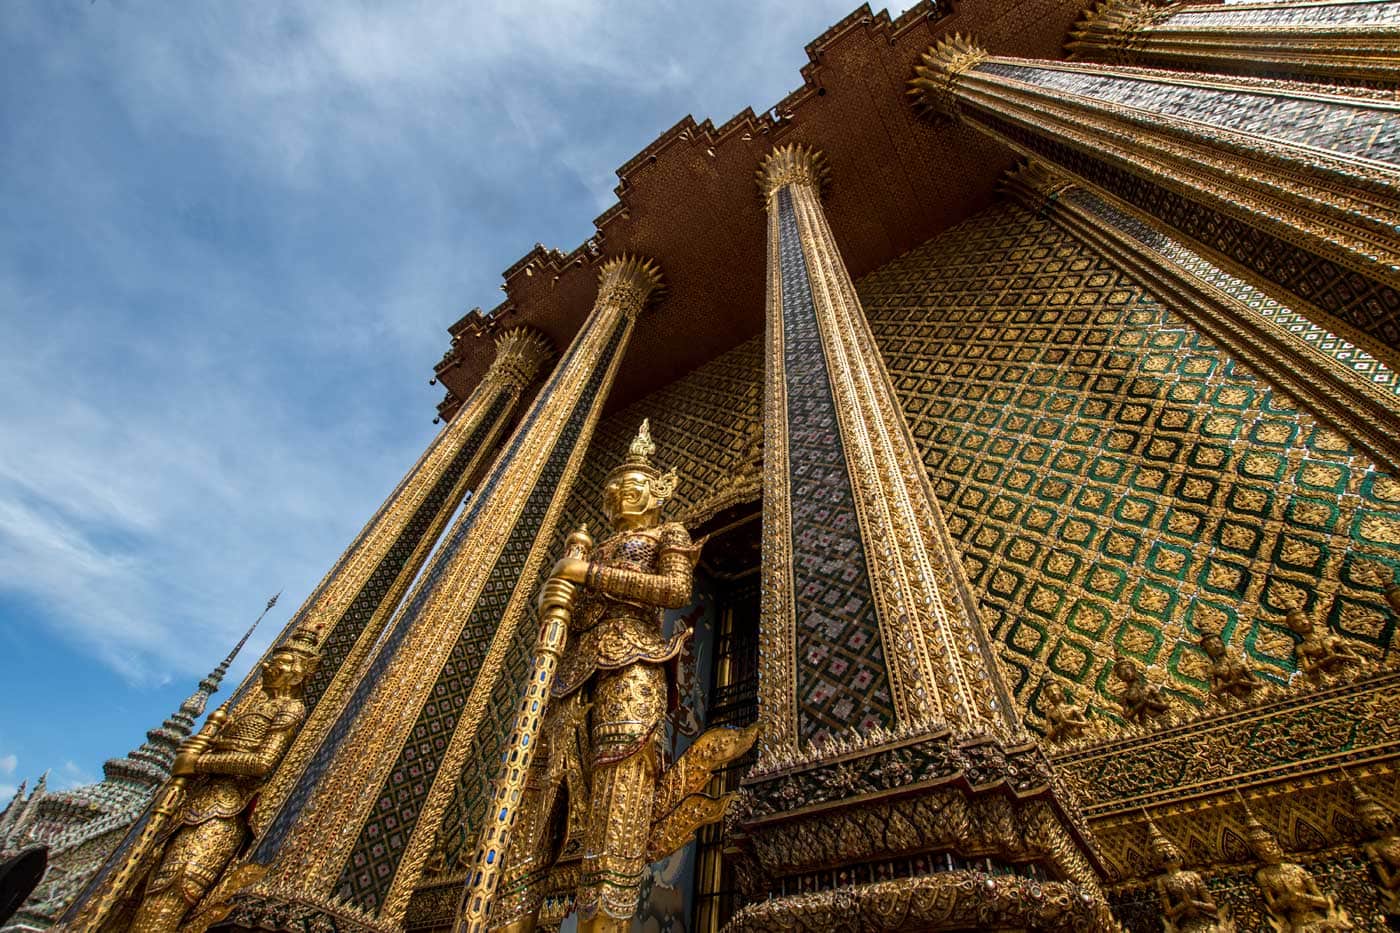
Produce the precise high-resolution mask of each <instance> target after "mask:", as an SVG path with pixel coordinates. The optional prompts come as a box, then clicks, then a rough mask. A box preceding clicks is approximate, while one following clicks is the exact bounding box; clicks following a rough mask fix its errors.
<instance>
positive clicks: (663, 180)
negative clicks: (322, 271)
mask: <svg viewBox="0 0 1400 933" xmlns="http://www.w3.org/2000/svg"><path fill="white" fill-rule="evenodd" d="M807 52H808V56H809V59H810V61H809V63H808V64H807V65H806V66H805V67H804V68H803V70H802V84H801V86H800V87H799V88H798V89H797V90H796V91H794V92H793V93H792V94H790V95H789V96H787V97H786V98H784V99H783V100H782V101H780V102H778V103H777V105H776V106H774V107H773V108H772V109H771V110H770V111H767V112H765V113H762V114H755V113H753V112H752V111H745V112H743V113H740V114H738V115H737V116H735V117H733V118H732V119H730V120H729V121H728V122H726V123H724V124H723V125H721V126H716V125H714V124H712V123H710V122H709V121H705V122H703V123H697V122H695V121H694V120H692V119H690V118H686V119H684V120H682V121H681V122H679V123H678V124H676V125H675V126H674V127H672V128H671V129H669V130H668V131H666V132H665V133H663V134H662V135H661V137H660V138H658V139H657V140H656V141H655V142H653V143H651V144H650V145H648V146H647V147H646V148H644V149H642V151H641V152H639V153H638V154H637V156H636V157H635V158H633V159H632V160H630V161H629V162H628V163H627V164H625V165H624V166H622V168H620V169H619V170H618V176H619V178H620V182H619V185H618V188H617V196H618V200H617V203H616V204H615V205H614V206H613V207H611V208H609V209H608V210H607V211H606V212H605V213H604V214H603V215H602V216H601V217H599V218H598V219H597V221H596V228H597V232H596V235H594V236H593V237H592V238H591V239H589V240H588V241H587V242H586V243H584V244H582V245H581V246H579V247H578V248H577V249H575V250H573V251H572V252H568V253H563V252H559V251H557V250H551V249H546V248H544V247H536V248H535V249H534V250H532V251H531V252H530V253H528V254H527V255H525V256H523V257H522V258H521V259H520V260H519V261H518V262H517V263H515V264H514V265H513V266H511V268H510V269H508V270H506V272H505V282H504V289H505V293H506V299H505V301H504V302H503V303H502V304H500V306H498V307H496V308H494V309H492V310H490V311H488V312H482V311H480V310H477V311H473V312H472V313H470V314H468V315H467V316H466V317H464V318H463V319H462V320H460V321H458V322H457V323H456V324H454V325H453V326H452V328H451V335H452V341H451V346H450V347H449V349H448V350H447V352H446V353H445V354H444V356H443V358H442V360H441V362H439V363H438V364H437V367H436V378H437V380H438V381H439V382H440V383H441V384H442V385H443V386H444V387H445V388H446V389H447V396H446V398H445V399H444V401H443V403H442V405H441V406H440V415H441V417H442V418H443V420H444V421H445V422H446V423H445V425H444V427H443V428H442V430H441V432H440V433H439V434H438V436H437V437H436V439H435V440H434V441H433V442H432V443H431V445H430V446H429V447H428V449H427V450H426V451H425V452H424V453H423V455H422V457H421V459H419V461H418V462H417V463H415V464H413V465H412V467H411V468H410V469H409V471H408V472H407V474H406V475H405V476H404V478H403V481H402V482H401V483H400V484H399V486H398V487H397V488H396V489H394V490H393V491H392V493H391V494H390V495H389V496H388V498H387V499H385V501H384V504H383V506H382V507H381V508H380V510H379V511H378V512H377V513H376V514H375V515H373V516H371V517H370V518H369V521H368V523H367V524H366V525H365V526H364V529H363V530H362V531H361V532H360V534H359V536H358V537H357V538H356V539H355V540H354V541H353V542H351V544H350V545H349V547H348V548H347V549H346V550H345V552H344V554H343V556H342V557H341V558H340V560H339V561H338V562H337V563H336V564H335V566H333V567H332V568H331V569H330V570H329V571H328V572H327V574H326V576H325V578H324V579H323V580H322V582H321V583H320V585H319V586H318V588H317V589H316V590H315V591H314V592H313V593H312V594H311V595H310V596H309V597H308V598H307V600H306V602H305V603H304V604H303V605H302V607H301V608H300V609H299V610H298V611H297V612H296V613H295V614H294V615H293V616H292V618H291V619H290V621H289V622H288V623H287V626H286V628H285V630H284V631H283V633H282V635H281V637H279V638H278V639H277V641H276V642H275V643H274V646H273V648H272V649H270V650H269V653H268V655H267V656H266V657H265V659H264V663H263V664H262V665H261V667H260V668H259V669H258V670H256V671H255V672H254V673H253V674H250V675H249V678H248V679H247V681H245V683H244V684H243V685H242V686H240V687H239V688H238V689H237V690H236V691H235V692H233V694H232V696H231V697H230V698H229V700H228V701H227V702H226V703H225V704H224V705H223V706H222V707H221V708H220V709H219V710H218V711H217V712H216V713H214V714H212V715H211V717H210V719H209V721H208V723H207V724H206V725H205V726H204V728H203V729H202V730H201V731H200V732H199V733H198V734H196V735H194V736H192V737H190V738H189V739H187V740H186V741H185V743H184V745H183V746H182V747H181V750H180V752H179V754H178V755H176V756H175V758H174V761H173V764H172V766H171V769H170V774H171V775H172V776H171V777H170V778H169V780H168V782H167V783H166V784H165V785H164V787H163V789H162V790H161V791H160V792H159V793H158V794H157V795H156V797H155V799H154V801H153V803H152V804H151V806H150V807H149V808H148V809H147V810H146V811H145V813H144V815H143V816H142V817H141V818H140V819H139V820H138V821H136V823H135V824H134V825H133V826H132V828H131V830H130V831H129V832H128V833H127V835H126V837H125V839H124V840H123V841H122V842H121V844H120V845H119V846H117V847H116V849H115V851H114V852H113V853H112V855H111V856H110V858H108V859H107V861H106V863H105V864H104V865H103V867H102V868H101V869H100V870H99V871H97V872H96V873H95V874H94V875H93V877H92V879H91V880H90V881H89V882H88V883H87V885H86V887H85V888H84V889H83V890H82V891H81V892H79V893H78V895H77V897H76V898H75V900H74V901H73V903H72V905H71V906H70V907H69V908H68V910H67V912H66V913H65V914H64V916H63V917H62V919H61V921H60V923H59V928H61V929H64V930H70V931H91V933H97V931H124V930H135V931H141V933H147V931H159V930H170V931H175V930H185V931H204V930H240V931H243V930H279V931H288V933H323V931H324V933H391V931H392V933H398V931H444V933H445V931H449V930H452V931H462V933H466V931H477V930H480V931H487V930H502V931H503V930H511V931H527V930H541V931H543V930H551V931H552V930H558V929H561V924H562V929H564V930H575V929H577V930H581V931H589V930H614V931H624V930H626V931H638V933H681V931H686V933H690V931H698V933H713V931H718V930H729V931H735V933H739V931H757V933H762V931H824V933H825V931H877V930H884V931H893V930H1113V929H1120V928H1121V929H1124V930H1131V931H1156V930H1166V931H1228V930H1239V931H1252V930H1277V931H1331V930H1384V929H1392V928H1394V926H1393V925H1394V924H1397V923H1400V835H1397V814H1400V665H1397V662H1396V658H1395V654H1394V652H1393V648H1394V646H1395V645H1396V643H1397V633H1396V628H1397V626H1396V623H1397V618H1400V584H1398V583H1397V581H1396V571H1397V568H1400V472H1398V471H1400V2H1395V0H1224V2H1201V3H1192V2H1177V3H1163V2H1151V0H1105V2H1102V3H1099V4H1098V5H1097V6H1094V7H1092V8H1086V6H1085V0H1015V2H1009V0H932V2H929V0H925V2H921V3H919V4H918V5H916V6H915V7H913V8H912V9H910V10H908V11H907V12H905V13H903V14H902V15H900V16H898V17H897V18H891V17H890V16H889V15H888V14H887V13H883V12H881V13H874V12H872V11H871V10H870V9H869V8H868V7H861V8H860V9H858V10H856V11H855V12H854V13H852V14H851V15H850V16H848V17H846V18H845V19H844V20H842V21H841V22H839V23H837V24H835V25H834V26H832V27H831V28H830V29H829V30H827V31H826V32H825V33H824V34H822V35H821V36H819V37H817V38H816V39H815V40H814V41H813V42H812V43H811V44H810V45H809V46H808V47H807ZM464 502H465V504H463V503H464ZM459 507H460V508H459ZM1388 924H1389V926H1388Z"/></svg>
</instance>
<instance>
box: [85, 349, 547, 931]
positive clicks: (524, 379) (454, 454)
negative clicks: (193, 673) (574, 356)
mask: <svg viewBox="0 0 1400 933" xmlns="http://www.w3.org/2000/svg"><path fill="white" fill-rule="evenodd" d="M552 355H553V351H552V350H551V348H550V346H549V343H548V341H547V340H546V339H545V337H544V335H543V334H541V333H539V332H538V331H536V330H534V329H533V328H528V327H516V328H512V329H511V330H508V331H506V332H504V333H503V334H502V335H501V336H500V337H499V338H497V340H496V359H495V361H494V362H493V363H492V365H491V367H490V369H489V370H488V371H487V372H486V374H485V376H483V377H482V380H481V382H480V383H479V384H478V385H477V387H476V389H475V390H473V392H472V393H471V395H470V396H469V397H468V399H467V400H466V401H465V402H464V403H463V404H462V406H461V408H460V409H459V410H458V411H457V413H456V416H455V417H454V418H453V419H452V420H451V422H450V423H448V424H447V425H446V426H445V427H444V428H443V429H442V430H441V431H439V432H438V435H437V437H435V438H434V439H433V441H432V443H430V444H429V445H428V448H427V450H425V451H424V453H423V455H422V456H421V457H420V458H419V459H418V462H417V463H415V464H414V465H413V467H412V468H411V469H410V470H409V471H408V473H407V474H405V476H404V477H403V479H402V480H400V481H399V484H398V485H397V486H396V487H394V491H393V492H392V493H390V494H389V497H388V498H387V499H386V500H385V501H384V503H383V505H381V506H380V507H379V510H378V511H377V512H375V514H374V516H373V517H372V518H371V519H370V520H369V522H368V523H367V524H366V525H365V526H364V528H362V529H361V530H360V533H359V534H358V535H357V536H356V537H355V539H354V541H352V542H351V544H350V546H349V547H348V548H346V550H345V551H344V553H342V554H341V555H340V558H339V559H338V560H337V561H336V562H335V564H334V566H332V567H331V569H330V571H329V572H327V573H326V575H325V576H324V577H323V578H322V579H321V582H320V583H319V584H317V586H316V588H315V589H314V590H313V591H312V593H311V595H310V596H308V597H307V599H306V601H305V602H304V603H303V604H302V605H301V607H300V608H299V609H298V610H297V611H296V612H295V613H294V614H293V615H292V617H291V619H290V620H289V621H288V623H287V625H286V626H285V627H284V629H283V630H282V633H281V634H280V636H279V637H278V638H277V639H275V640H274V642H273V645H274V646H275V645H277V644H281V643H282V642H284V641H285V640H286V638H287V637H288V636H290V634H291V633H292V632H294V631H296V630H298V629H307V630H310V631H312V632H314V633H315V634H316V639H317V641H318V643H320V644H321V645H322V646H323V647H322V649H321V664H320V666H319V668H318V669H317V671H316V673H314V674H313V675H311V677H310V678H308V679H307V681H306V685H305V703H306V708H307V713H308V715H307V718H306V720H305V721H304V722H303V723H302V726H301V728H300V729H299V730H298V735H297V739H296V741H295V742H294V743H293V745H292V746H291V748H290V749H289V750H288V752H287V754H286V755H285V756H284V758H283V759H282V762H281V765H280V767H279V768H278V770H277V771H275V772H274V773H273V774H272V776H271V777H269V779H268V782H267V784H266V785H265V786H264V787H263V789H262V791H261V793H260V798H259V806H258V807H257V808H255V809H254V810H253V811H252V814H251V816H250V822H252V823H253V825H254V827H255V828H260V827H261V825H262V824H261V821H260V819H259V818H260V817H263V816H265V815H270V814H271V813H273V812H275V811H276V809H277V806H278V804H280V802H281V801H282V800H283V799H284V798H285V796H286V794H287V792H288V790H289V788H290V787H291V785H292V783H293V782H295V780H296V779H297V777H298V775H300V773H301V772H302V771H303V770H304V769H305V767H306V764H307V761H308V760H309V759H310V757H311V755H312V753H313V752H314V751H315V749H316V748H317V747H318V746H319V745H320V744H321V742H322V740H323V739H324V738H325V735H326V732H327V730H328V729H329V728H330V726H331V724H332V723H334V722H335V719H336V717H337V716H338V715H339V714H340V712H341V710H342V709H343V707H344V705H345V702H346V699H347V698H348V697H349V695H350V692H351V689H352V688H353V686H354V684H355V683H356V681H357V680H358V678H359V674H360V672H361V668H362V666H363V665H364V663H365V659H366V658H367V657H368V655H369V653H370V651H371V650H372V648H373V647H374V645H375V644H376V643H377V642H378V640H379V638H380V636H381V635H382V634H383V632H384V628H385V625H386V624H387V622H388V620H389V619H390V617H391V616H392V614H393V612H394V609H395V607H396V606H397V605H398V603H399V601H400V600H401V599H402V597H403V594H404V592H405V591H406V590H407V589H408V586H409V584H410V583H411V582H412V580H413V579H414V578H415V577H416V576H417V575H418V572H419V571H420V570H421V569H422V568H423V564H424V562H425V561H426V560H427V557H428V554H429V553H430V552H431V551H432V549H433V546H434V545H435V544H436V542H437V540H438V537H439V536H440V535H441V533H442V530H443V528H444V527H445V526H446V524H447V522H448V520H449V519H450V518H451V516H452V513H453V512H454V511H456V509H457V507H458V506H459V505H460V504H461V502H462V499H463V497H464V496H465V495H466V492H467V488H468V485H469V484H470V483H471V482H472V481H473V480H474V479H476V478H478V477H479V476H480V475H481V473H482V471H483V470H484V469H485V467H486V465H487V464H488V463H489V462H490V460H491V458H492V457H493V456H494V455H495V453H496V451H497V448H498V447H499V444H500V442H501V439H502V437H503V436H504V434H505V430H506V428H507V427H508V425H509V424H510V422H511V418H512V416H513V415H514V413H515V410H516V408H517V406H518V405H519V402H520V399H521V396H522V394H523V393H524V392H525V390H526V389H527V387H528V386H530V385H531V384H532V383H533V382H534V380H535V377H536V375H537V373H538V371H539V369H540V367H541V366H542V365H544V364H545V363H547V362H548V361H549V359H550V358H551V357H552ZM270 650H271V648H269V651H270ZM258 669H259V665H258V664H254V665H253V668H252V670H251V671H250V673H249V674H248V676H247V677H246V678H245V679H244V681H243V683H242V684H241V685H240V686H239V688H238V689H237V691H235V693H234V694H233V696H232V698H231V700H230V701H229V703H230V705H231V707H232V709H233V716H237V714H238V712H239V711H240V709H241V708H242V705H243V704H245V703H247V702H248V700H249V699H250V693H249V692H250V690H253V689H256V685H257V683H258ZM145 822H146V818H145V816H143V817H142V818H141V819H139V820H138V821H137V822H136V823H135V824H133V826H132V828H131V830H130V831H129V832H128V834H127V837H126V838H125V839H124V840H123V842H122V843H121V844H120V845H119V846H118V847H117V849H116V850H115V851H114V852H113V854H112V855H111V856H110V857H109V858H108V860H107V862H106V863H105V864H104V865H103V866H102V868H101V869H100V870H99V871H98V872H97V873H96V874H95V875H94V876H93V878H92V880H91V881H90V882H89V883H88V885H87V887H86V888H85V889H84V890H83V892H82V893H81V894H80V895H79V897H78V898H76V899H75V900H74V902H73V904H72V905H70V906H69V908H68V910H67V911H66V912H65V914H64V918H65V920H74V919H76V918H77V917H79V916H83V917H92V916H105V915H106V914H107V913H108V912H110V911H112V910H115V909H116V905H117V904H118V902H119V901H120V900H121V899H123V898H129V897H132V896H134V895H135V893H136V892H129V891H128V892H121V891H112V890H110V889H109V888H110V886H108V885H107V879H108V878H109V877H111V876H112V872H113V870H114V869H115V868H116V867H117V866H119V865H121V864H122V863H123V862H124V861H125V860H126V859H127V858H128V855H129V853H130V852H132V851H133V846H134V845H135V843H136V842H137V840H138V839H139V838H140V836H141V832H142V830H143V829H144V826H145ZM95 898H98V899H100V900H101V901H102V903H100V904H99V903H97V902H96V901H95V900H94V899H95Z"/></svg>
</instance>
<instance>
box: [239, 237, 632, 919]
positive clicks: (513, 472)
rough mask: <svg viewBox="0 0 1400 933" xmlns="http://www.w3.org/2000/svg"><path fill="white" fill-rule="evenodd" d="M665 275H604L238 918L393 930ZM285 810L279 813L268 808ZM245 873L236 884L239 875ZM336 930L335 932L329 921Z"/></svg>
mask: <svg viewBox="0 0 1400 933" xmlns="http://www.w3.org/2000/svg"><path fill="white" fill-rule="evenodd" d="M659 288H660V272H659V270H658V269H657V267H656V266H655V264H653V263H651V262H649V261H647V260H643V259H639V258H635V257H619V258H615V259H611V260H608V261H606V262H604V263H603V264H602V266H601V267H600V271H599V287H598V297H597V300H596V302H595V304H594V307H593V310H592V312H591V313H590V315H589V317H588V319H587V320H586V321H585V322H584V324H583V326H582V328H581V329H580V330H579V332H578V334H577V335H576V336H575V338H574V340H573V343H572V344H571V345H570V347H569V350H568V352H567V353H566V354H565V355H564V357H563V359H562V360H561V361H560V363H559V364H558V366H557V367H556V368H555V370H554V372H553V374H552V375H551V376H550V378H549V380H548V382H547V383H546V385H545V386H544V388H543V389H541V391H540V393H539V395H538V397H537V398H536V400H535V402H534V404H533V405H532V406H531V408H530V409H529V411H528V412H527V413H526V414H525V416H524V418H523V419H522V421H521V424H520V426H519V427H518V428H517V429H516V431H515V433H514V435H513V436H512V437H511V439H510V440H509V441H508V442H507V444H506V446H505V449H504V451H503V452H502V454H501V455H500V456H499V457H498V458H497V460H496V461H495V463H494V464H493V466H492V467H491V469H490V471H489V473H488V474H487V476H486V478H485V480H484V481H483V482H482V484H481V485H480V488H479V489H478V490H477V491H476V494H475V495H474V496H473V498H472V499H471V501H470V502H469V504H468V506H467V508H466V509H465V510H464V512H463V514H462V517H461V518H460V519H459V520H458V522H457V524H456V525H455V526H454V527H453V529H452V530H451V531H450V532H449V533H448V536H447V538H446V539H445V541H444V544H443V546H442V548H441V550H440V552H439V553H438V555H437V556H436V557H435V558H434V560H433V562H432V563H431V564H430V565H429V567H428V568H427V570H426V571H425V572H424V574H423V578H422V580H421V581H420V582H419V583H418V584H417V585H416V587H415V589H414V591H413V592H412V593H411V594H410V595H409V597H408V598H407V600H406V601H405V602H404V604H403V606H402V607H401V608H400V610H399V611H398V613H397V614H396V615H395V617H394V619H393V621H392V622H391V623H390V625H389V626H388V628H387V630H386V633H385V634H384V636H383V638H382V639H381V641H380V642H379V644H378V645H377V646H376V647H375V650H374V653H373V655H372V657H371V658H370V659H369V661H368V663H367V664H366V665H365V667H364V669H363V670H362V672H361V676H360V678H359V680H358V681H357V683H356V684H355V687H354V690H353V692H352V693H351V695H350V696H349V699H348V701H347V702H346V704H345V705H344V708H343V710H342V711H341V713H340V715H339V716H338V718H337V719H336V720H335V722H334V723H333V724H331V726H330V728H329V729H328V730H327V732H326V736H325V739H324V740H323V741H322V742H321V743H320V745H319V747H318V748H317V749H316V750H315V753H314V754H313V755H312V756H310V758H309V760H308V762H307V764H306V766H305V767H304V768H302V769H300V772H299V774H298V775H297V776H296V780H295V782H294V783H293V784H292V786H291V787H290V789H289V791H288V792H287V794H286V795H285V797H284V798H283V799H282V800H281V801H280V805H279V806H278V807H277V809H276V810H275V812H267V813H264V814H262V822H261V824H260V827H259V829H260V834H259V836H258V838H257V839H256V840H255V842H254V844H253V846H252V847H251V850H250V852H249V854H248V856H247V858H246V860H245V862H244V864H243V865H242V866H240V867H236V868H235V869H234V872H241V874H240V882H242V883H245V884H246V880H247V879H254V878H256V879H257V880H256V883H255V884H252V885H251V886H248V887H246V888H245V889H244V890H242V891H241V892H240V893H238V894H236V895H234V896H233V901H232V912H231V914H230V915H229V922H231V923H233V924H235V925H241V926H245V927H251V928H255V929H288V930H291V929H296V930H300V929H302V928H303V926H302V924H304V923H309V922H312V921H311V920H310V919H308V918H315V917H320V918H339V921H341V922H353V923H355V924H360V925H361V928H364V929H393V928H394V927H395V925H396V924H397V923H398V922H399V921H400V920H401V918H402V915H403V912H404V909H405V907H406V906H407V903H408V898H409V895H410V894H411V893H412V889H413V886H414V884H415V883H416V882H417V880H418V878H419V877H420V875H421V873H422V870H423V866H424V863H425V862H426V860H427V857H428V855H429V850H430V848H431V846H432V844H433V841H434V839H435V837H436V836H437V834H438V831H439V829H440V823H441V819H442V815H443V811H444V810H445V809H446V808H447V805H448V803H449V800H450V798H451V797H452V794H453V792H454V789H455V785H456V778H457V775H458V774H460V773H461V772H462V770H463V767H464V765H465V763H466V760H467V756H468V753H469V751H470V749H471V747H472V744H473V738H474V736H475V734H476V732H477V731H478V729H479V728H480V726H481V724H482V720H483V717H486V716H492V715H496V714H498V712H499V711H498V710H495V709H492V708H491V707H490V706H489V703H490V700H491V696H492V692H493V690H495V689H496V688H497V686H498V684H499V682H500V679H501V677H502V676H503V668H504V660H505V658H506V655H507V654H508V652H509V650H510V648H511V646H512V644H513V643H514V642H515V641H517V640H518V639H519V637H520V633H521V632H522V631H528V629H522V625H528V623H529V622H530V621H532V619H533V613H534V601H535V596H536V589H537V584H538V582H539V580H540V576H541V570H542V564H543V562H544V561H545V560H546V558H548V557H550V556H552V555H550V554H549V549H550V546H551V543H552V541H553V532H554V526H555V524H556V522H557V520H558V517H559V513H560V511H561V510H562V509H563V507H564V503H565V500H566V498H567V496H568V493H569V490H570V488H571V486H572V484H573V480H574V477H575V475H576V474H577V471H578V468H579V465H580V463H581V461H582V458H583V454H584V451H585V450H586V448H587V445H588V441H589V438H590V437H591V436H592V432H593V428H594V425H595V424H596V422H597V418H598V414H599V412H600V410H601V409H602V406H603V403H604V402H605V400H606V398H607V394H608V389H609V387H610V386H611V384H612V380H613V377H614V375H615V373H616V371H617V367H618V365H619V362H620V360H621V358H622V355H623V352H624V350H625V348H626V346H627V343H628V340H629V338H630V336H631V334H632V330H633V327H634V325H635V322H636V318H637V316H638V315H639V314H640V313H641V312H642V310H643V309H644V308H645V307H646V306H647V305H648V303H649V302H650V301H651V300H652V299H654V298H655V297H657V294H658V291H659ZM268 809H269V810H272V808H270V807H269V808H268ZM230 874H233V872H231V873H230ZM327 922H333V921H329V920H328V921H327Z"/></svg>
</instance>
